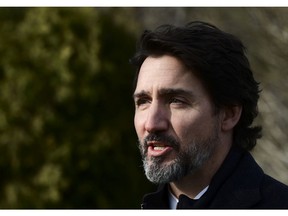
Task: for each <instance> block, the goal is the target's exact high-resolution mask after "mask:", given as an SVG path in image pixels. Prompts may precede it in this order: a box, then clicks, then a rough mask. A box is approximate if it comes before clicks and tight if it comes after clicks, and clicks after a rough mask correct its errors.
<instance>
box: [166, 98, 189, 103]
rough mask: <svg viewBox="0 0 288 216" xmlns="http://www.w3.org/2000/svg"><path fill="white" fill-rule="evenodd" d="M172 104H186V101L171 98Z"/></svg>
mask: <svg viewBox="0 0 288 216" xmlns="http://www.w3.org/2000/svg"><path fill="white" fill-rule="evenodd" d="M169 102H170V103H173V104H185V103H186V102H185V101H184V99H182V98H176V97H173V98H170V101H169Z"/></svg>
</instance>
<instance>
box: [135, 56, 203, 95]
mask: <svg viewBox="0 0 288 216" xmlns="http://www.w3.org/2000/svg"><path fill="white" fill-rule="evenodd" d="M167 88H170V89H171V88H175V89H184V90H188V91H191V90H193V91H200V92H204V91H205V90H204V86H203V85H202V83H201V81H200V80H199V79H198V78H197V77H196V76H195V75H194V74H193V72H192V71H191V70H189V69H188V68H186V67H185V65H184V64H183V63H182V62H181V61H180V60H178V59H177V58H175V57H172V56H168V55H164V56H160V57H151V56H150V57H147V58H146V59H145V61H144V62H143V64H142V66H141V68H140V70H139V75H138V80H137V85H136V90H135V92H140V91H145V92H151V93H152V92H153V91H155V90H161V89H167Z"/></svg>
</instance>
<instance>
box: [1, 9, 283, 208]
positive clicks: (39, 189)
mask: <svg viewBox="0 0 288 216" xmlns="http://www.w3.org/2000/svg"><path fill="white" fill-rule="evenodd" d="M192 20H202V21H206V22H210V23H212V24H214V25H216V26H218V27H219V28H221V29H223V30H224V31H228V32H230V33H232V34H235V35H237V36H238V37H239V38H240V39H241V40H242V41H243V43H244V44H245V45H246V47H247V55H248V57H249V59H250V61H251V66H252V68H253V71H254V73H255V78H256V79H257V80H258V81H259V82H261V89H262V94H261V98H260V102H259V111H260V115H259V117H258V118H257V120H256V123H257V124H262V126H263V138H262V139H261V140H259V142H258V145H257V146H256V148H255V150H254V151H253V152H252V153H253V155H254V156H255V158H256V160H257V161H258V162H259V163H260V164H261V166H262V167H263V169H264V170H265V171H266V172H267V173H268V174H270V175H272V176H273V177H274V178H276V179H278V180H280V181H282V182H284V183H286V184H288V172H287V170H288V146H287V138H288V134H287V132H286V131H287V128H288V82H287V76H288V71H287V68H288V63H287V60H288V49H287V47H288V8H267V7H266V8H220V7H217V8H194V7H191V8H149V7H146V8H0V154H1V156H0V194H1V197H0V208H1V209H10V208H14V209H16V208H17V209H19V208H20V209H23V208H29V209H31V208H45V209H49V208H66V209H67V208H69V209H71V208H72V209H75V208H77V209H84V208H86V209H87V208H89V209H99V208H100V209H106V208H112V209H116V208H117V209H119V208H136V209H138V208H140V204H141V200H142V196H143V194H144V193H147V192H150V191H153V190H154V189H155V187H156V186H155V185H152V184H151V183H149V182H148V180H146V177H145V176H144V173H143V169H142V162H141V158H140V154H139V152H138V147H137V144H136V143H137V138H136V134H135V131H134V125H133V115H134V105H133V101H132V80H133V76H134V68H133V67H132V66H131V65H129V61H128V60H129V58H130V57H131V56H132V55H133V53H134V51H135V46H136V40H137V38H138V37H139V36H140V34H141V33H142V31H143V30H144V29H154V28H155V27H157V26H158V25H160V24H164V23H171V24H176V25H178V24H179V25H183V24H185V23H187V22H189V21H192Z"/></svg>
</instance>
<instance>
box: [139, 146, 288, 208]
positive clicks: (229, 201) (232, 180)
mask: <svg viewBox="0 0 288 216" xmlns="http://www.w3.org/2000/svg"><path fill="white" fill-rule="evenodd" d="M287 175H288V172H287ZM141 207H142V208H143V209H167V208H169V201H168V185H161V186H160V187H159V188H158V191H157V192H155V193H151V194H147V195H145V196H144V198H143V203H142V205H141ZM177 208H195V209H206V208H211V209H252V208H255V209H283V208H288V186H286V185H284V184H282V183H280V182H279V181H277V180H275V179H273V178H272V177H270V176H268V175H266V174H265V173H264V172H263V170H262V169H261V168H260V167H259V165H258V164H257V163H256V161H255V160H254V159H253V157H252V156H251V154H250V153H249V152H247V151H244V150H242V149H239V148H236V147H233V148H232V149H231V150H230V152H229V154H228V155H227V157H226V159H225V160H224V162H223V164H222V165H221V167H220V169H219V170H218V171H217V173H216V174H215V175H214V177H213V178H212V180H211V182H210V185H209V188H208V190H207V192H206V193H205V194H204V195H203V196H202V197H201V198H200V199H199V200H197V201H195V200H191V199H189V198H188V197H187V196H185V195H180V197H179V203H178V205H177Z"/></svg>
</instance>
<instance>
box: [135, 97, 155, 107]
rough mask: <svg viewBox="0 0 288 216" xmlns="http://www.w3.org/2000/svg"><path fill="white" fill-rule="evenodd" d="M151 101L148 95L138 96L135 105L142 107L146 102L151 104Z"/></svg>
mask: <svg viewBox="0 0 288 216" xmlns="http://www.w3.org/2000/svg"><path fill="white" fill-rule="evenodd" d="M150 102H151V99H150V98H147V97H143V98H137V99H136V100H135V105H136V107H142V106H144V105H146V104H150Z"/></svg>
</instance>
